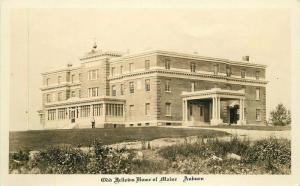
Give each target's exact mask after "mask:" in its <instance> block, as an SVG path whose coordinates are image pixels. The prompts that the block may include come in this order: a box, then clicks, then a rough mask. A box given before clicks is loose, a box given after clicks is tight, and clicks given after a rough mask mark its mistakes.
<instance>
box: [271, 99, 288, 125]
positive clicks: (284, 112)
mask: <svg viewBox="0 0 300 186" xmlns="http://www.w3.org/2000/svg"><path fill="white" fill-rule="evenodd" d="M270 121H271V123H272V124H273V125H275V126H285V125H289V124H291V113H290V111H289V110H288V109H287V108H286V107H285V106H284V105H283V104H281V103H280V104H278V105H277V107H276V109H275V110H273V111H271V113H270Z"/></svg>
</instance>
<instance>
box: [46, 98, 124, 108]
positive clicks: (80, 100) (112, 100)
mask: <svg viewBox="0 0 300 186" xmlns="http://www.w3.org/2000/svg"><path fill="white" fill-rule="evenodd" d="M96 102H105V103H118V104H122V103H123V104H124V103H125V102H126V100H125V99H120V98H116V97H113V96H98V97H89V98H78V97H72V98H70V99H68V100H64V101H57V102H50V103H45V107H57V106H70V105H77V104H89V103H90V104H92V103H96Z"/></svg>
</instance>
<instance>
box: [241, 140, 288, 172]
mask: <svg viewBox="0 0 300 186" xmlns="http://www.w3.org/2000/svg"><path fill="white" fill-rule="evenodd" d="M244 161H245V162H247V163H259V164H260V165H261V166H263V167H264V168H265V170H266V171H267V172H269V173H272V174H275V173H280V170H281V168H282V167H286V168H287V169H290V167H291V144H290V141H289V140H286V139H277V138H274V137H271V138H269V139H264V140H259V141H257V142H255V143H254V144H253V145H252V146H251V147H250V148H249V149H248V151H247V152H246V153H245V155H244Z"/></svg>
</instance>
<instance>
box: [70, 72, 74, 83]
mask: <svg viewBox="0 0 300 186" xmlns="http://www.w3.org/2000/svg"><path fill="white" fill-rule="evenodd" d="M74 81H75V74H72V75H71V83H74Z"/></svg>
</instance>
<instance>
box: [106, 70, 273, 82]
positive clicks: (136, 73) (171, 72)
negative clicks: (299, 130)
mask: <svg viewBox="0 0 300 186" xmlns="http://www.w3.org/2000/svg"><path fill="white" fill-rule="evenodd" d="M153 73H158V74H173V75H184V76H188V77H201V78H209V79H215V80H225V81H234V82H245V83H258V84H263V85H265V84H267V83H268V81H265V80H253V79H246V78H235V77H227V76H223V75H214V74H201V73H193V72H190V73H189V72H180V71H172V70H163V69H155V70H148V71H142V72H135V73H131V74H124V75H120V76H117V77H110V78H108V79H109V80H120V79H123V78H129V77H135V76H140V75H145V74H153Z"/></svg>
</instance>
